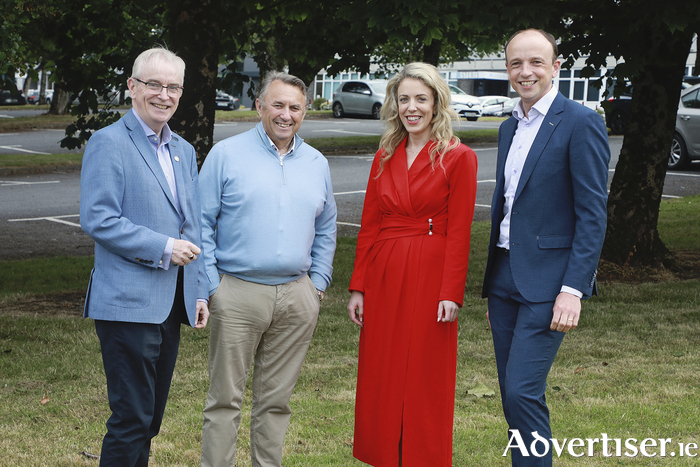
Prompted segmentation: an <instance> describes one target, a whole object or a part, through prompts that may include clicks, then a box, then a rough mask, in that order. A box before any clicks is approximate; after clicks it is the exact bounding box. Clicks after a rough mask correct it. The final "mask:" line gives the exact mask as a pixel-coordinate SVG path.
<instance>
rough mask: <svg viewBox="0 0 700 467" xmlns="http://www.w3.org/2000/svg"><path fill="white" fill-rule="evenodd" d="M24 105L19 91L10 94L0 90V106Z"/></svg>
mask: <svg viewBox="0 0 700 467" xmlns="http://www.w3.org/2000/svg"><path fill="white" fill-rule="evenodd" d="M26 103H27V101H26V100H25V99H24V96H23V95H22V92H21V91H18V92H17V93H15V94H12V93H11V92H10V91H6V90H4V89H2V90H0V105H24V104H26Z"/></svg>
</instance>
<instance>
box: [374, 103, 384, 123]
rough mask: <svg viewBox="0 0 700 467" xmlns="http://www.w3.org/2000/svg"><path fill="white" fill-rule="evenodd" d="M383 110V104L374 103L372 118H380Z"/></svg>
mask: <svg viewBox="0 0 700 467" xmlns="http://www.w3.org/2000/svg"><path fill="white" fill-rule="evenodd" d="M381 111H382V106H381V104H374V105H373V106H372V118H373V119H375V120H379V114H380V112H381Z"/></svg>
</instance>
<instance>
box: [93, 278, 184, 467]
mask: <svg viewBox="0 0 700 467" xmlns="http://www.w3.org/2000/svg"><path fill="white" fill-rule="evenodd" d="M182 322H187V313H186V311H185V303H184V295H183V290H182V268H180V270H179V271H178V280H177V288H176V293H175V299H174V301H173V307H172V309H171V311H170V315H169V316H168V318H167V319H166V320H165V321H164V322H163V323H161V324H144V323H127V322H121V321H102V320H95V330H96V331H97V336H98V337H99V339H100V346H101V347H102V361H103V363H104V368H105V376H106V377H107V394H108V398H109V408H110V409H111V410H112V415H111V416H110V417H109V420H107V434H106V435H105V437H104V439H103V440H102V454H101V456H100V467H146V466H148V456H149V453H150V450H151V440H152V439H153V438H154V437H155V436H156V435H157V434H158V432H159V431H160V425H161V422H162V421H163V412H164V411H165V404H166V402H167V399H168V392H169V390H170V382H171V380H172V376H173V370H174V369H175V361H176V360H177V353H178V350H179V348H180V323H182Z"/></svg>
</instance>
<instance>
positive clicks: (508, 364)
mask: <svg viewBox="0 0 700 467" xmlns="http://www.w3.org/2000/svg"><path fill="white" fill-rule="evenodd" d="M488 307H489V320H490V322H491V333H492V335H493V345H494V350H495V353H496V366H497V369H498V383H499V386H500V389H501V401H502V403H503V413H504V415H505V417H506V421H507V422H508V427H509V429H510V430H518V431H519V433H520V435H521V436H522V440H523V443H522V445H524V446H527V451H528V454H529V456H525V455H523V452H522V451H521V450H520V449H517V448H512V449H511V450H510V452H511V460H512V465H513V466H514V467H535V466H537V467H549V466H551V465H552V450H551V446H550V448H549V452H548V453H547V454H546V455H544V456H542V457H539V456H537V455H535V454H534V453H533V452H530V448H531V445H532V442H533V440H534V436H533V435H532V433H533V432H537V434H538V435H539V436H541V437H542V438H544V439H546V440H548V441H549V439H550V438H551V437H552V431H551V428H550V425H549V409H548V408H547V402H546V400H545V389H546V387H547V375H548V374H549V370H550V369H551V367H552V363H553V362H554V358H555V357H556V355H557V351H558V350H559V345H560V344H561V341H562V339H563V338H564V333H563V332H559V331H551V330H550V329H549V326H550V324H551V321H552V314H553V311H552V309H553V307H554V302H553V301H552V302H545V303H532V302H529V301H527V300H525V299H524V298H523V297H522V295H520V293H519V292H518V289H517V287H516V286H515V283H514V282H513V274H512V272H511V268H510V256H509V254H508V252H507V251H505V250H500V249H499V250H498V252H497V253H496V256H495V263H494V269H493V273H492V274H491V277H490V279H489V296H488ZM510 439H511V433H510V432H509V433H508V440H510ZM511 444H514V443H511ZM506 446H507V444H504V450H505V448H506ZM544 450H545V449H544V445H543V444H542V443H541V442H540V443H538V444H536V451H537V452H538V453H539V454H542V453H543V452H544Z"/></svg>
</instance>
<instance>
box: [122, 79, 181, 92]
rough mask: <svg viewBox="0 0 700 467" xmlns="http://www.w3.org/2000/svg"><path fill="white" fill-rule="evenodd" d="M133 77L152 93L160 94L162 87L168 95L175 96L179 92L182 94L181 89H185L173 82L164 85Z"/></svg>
mask: <svg viewBox="0 0 700 467" xmlns="http://www.w3.org/2000/svg"><path fill="white" fill-rule="evenodd" d="M132 78H133V77H132ZM134 79H135V80H136V81H138V82H139V83H141V84H143V85H144V86H146V89H147V90H148V92H151V93H153V94H160V93H161V91H162V90H163V89H165V91H166V92H167V93H168V95H169V96H173V97H176V96H179V95H180V94H182V91H183V89H185V88H184V87H182V86H177V85H174V84H170V85H168V86H166V85H163V84H160V83H154V82H146V81H142V80H140V79H138V78H134Z"/></svg>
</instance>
